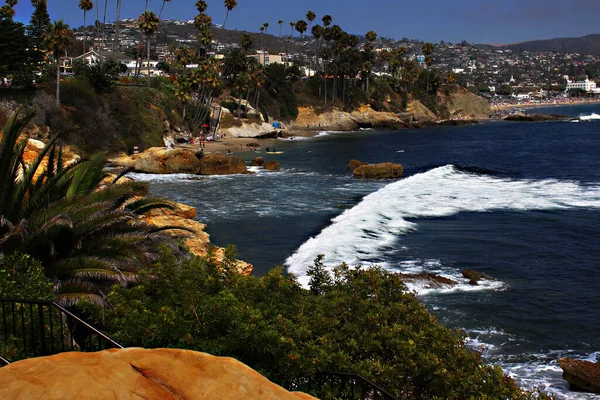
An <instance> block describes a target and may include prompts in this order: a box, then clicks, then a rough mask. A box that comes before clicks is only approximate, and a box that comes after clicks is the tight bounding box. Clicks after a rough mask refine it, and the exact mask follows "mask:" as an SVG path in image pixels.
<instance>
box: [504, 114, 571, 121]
mask: <svg viewBox="0 0 600 400" xmlns="http://www.w3.org/2000/svg"><path fill="white" fill-rule="evenodd" d="M567 119H569V117H565V116H564V115H558V114H512V115H509V116H507V117H506V118H504V120H505V121H513V122H544V121H563V120H567Z"/></svg>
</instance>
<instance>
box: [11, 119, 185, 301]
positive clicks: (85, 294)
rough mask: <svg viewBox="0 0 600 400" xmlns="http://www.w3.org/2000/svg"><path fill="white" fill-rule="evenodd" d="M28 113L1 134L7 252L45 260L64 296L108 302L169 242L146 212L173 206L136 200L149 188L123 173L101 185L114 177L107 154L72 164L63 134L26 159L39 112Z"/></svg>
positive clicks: (140, 199)
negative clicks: (109, 294) (28, 134)
mask: <svg viewBox="0 0 600 400" xmlns="http://www.w3.org/2000/svg"><path fill="white" fill-rule="evenodd" d="M20 114H21V113H20V111H17V112H16V113H15V114H14V115H13V117H11V119H10V120H9V121H8V123H7V124H6V126H5V129H4V136H3V137H2V139H1V140H0V253H2V254H12V253H14V252H23V253H27V254H30V255H32V256H33V257H35V258H36V259H38V260H39V261H41V263H42V265H43V267H44V272H45V274H46V275H47V276H48V277H49V278H50V279H52V280H53V281H54V284H55V290H56V291H57V295H58V298H59V301H61V302H63V303H65V304H73V303H75V302H77V301H78V300H80V299H82V298H88V299H89V300H92V301H94V302H97V303H101V304H102V303H104V300H105V299H104V295H103V294H102V292H103V291H104V292H106V290H107V289H109V288H110V286H112V285H113V284H115V283H120V284H126V283H127V282H131V281H134V280H135V278H136V275H137V272H138V271H139V270H140V269H142V268H143V267H144V266H145V265H147V264H148V263H149V262H152V260H153V259H156V258H157V256H158V254H157V253H158V246H157V244H159V243H165V244H168V243H169V240H168V239H167V238H166V237H165V236H163V235H162V234H160V232H159V231H157V230H156V229H152V228H150V227H149V226H147V225H145V224H144V223H143V222H142V221H141V219H140V218H139V216H140V215H143V214H144V213H146V212H148V211H150V210H152V209H156V208H173V205H172V203H170V202H167V201H163V200H160V199H151V198H144V197H142V198H139V199H136V198H135V197H134V196H137V195H139V193H144V192H145V191H146V189H147V188H146V187H145V186H144V185H143V184H140V183H135V182H134V183H122V184H116V183H117V181H118V179H119V178H120V176H118V177H117V178H116V179H115V180H113V183H112V184H108V185H106V186H104V187H100V184H101V181H102V180H103V179H104V178H105V177H106V174H105V172H104V156H103V155H102V154H100V155H96V156H93V157H92V158H91V159H89V160H86V161H82V162H79V163H76V164H74V165H71V166H68V167H67V166H65V165H64V162H63V159H62V152H61V150H60V149H57V148H56V147H57V146H56V140H57V137H58V136H54V137H53V138H52V139H50V141H49V143H48V144H47V145H46V146H45V147H44V149H42V150H41V152H40V154H39V155H38V157H37V158H36V159H35V160H33V161H32V162H31V163H29V164H26V163H25V162H24V159H23V154H24V151H25V147H26V144H27V140H26V139H23V140H20V139H19V136H20V135H21V133H22V130H23V128H24V127H25V126H26V125H27V124H28V123H29V121H30V120H31V117H32V114H29V115H26V116H25V117H24V118H21V117H20ZM44 160H45V163H46V168H45V169H44V168H42V165H43V163H42V162H43V161H44Z"/></svg>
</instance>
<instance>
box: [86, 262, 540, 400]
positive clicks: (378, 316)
mask: <svg viewBox="0 0 600 400" xmlns="http://www.w3.org/2000/svg"><path fill="white" fill-rule="evenodd" d="M311 275H312V277H313V280H312V282H311V290H305V289H303V288H301V287H300V285H299V284H298V282H297V281H296V278H295V277H293V276H291V275H288V274H285V273H284V272H283V269H282V268H276V269H273V270H272V271H271V272H269V273H268V274H266V275H264V276H262V277H260V278H255V277H245V276H240V275H237V274H236V273H230V272H228V269H221V268H219V267H217V266H216V265H214V264H213V263H211V262H209V261H207V260H205V259H201V258H197V257H195V258H193V259H191V260H188V261H183V262H181V263H179V262H178V261H177V260H175V258H174V257H173V256H171V255H170V254H169V253H168V252H165V253H164V254H163V258H162V260H161V261H160V262H159V263H157V264H156V265H155V266H154V267H153V268H152V269H151V270H148V271H145V272H143V273H142V274H141V276H140V279H139V282H138V285H137V286H135V287H133V288H130V289H125V288H120V287H114V289H113V291H112V293H111V294H110V295H109V300H110V302H111V304H112V306H113V307H112V308H111V309H107V310H100V309H93V308H92V307H91V306H88V308H87V309H86V312H87V313H90V312H93V313H95V319H96V321H97V323H98V324H101V325H102V326H103V328H104V329H105V330H106V331H107V332H108V333H109V334H110V335H111V336H112V337H114V338H115V339H116V340H118V341H120V342H121V343H122V344H125V345H126V346H144V347H149V348H156V347H176V348H185V349H194V350H198V351H204V352H208V353H211V354H214V355H220V356H230V357H234V358H236V359H238V360H240V361H242V362H244V363H246V364H248V365H249V366H250V367H252V368H254V369H256V370H257V371H258V372H260V373H262V374H264V375H265V376H266V377H267V378H269V379H271V380H272V381H274V382H276V383H278V384H280V385H282V386H284V387H286V388H288V389H294V390H302V391H306V392H309V393H312V394H315V395H318V396H326V393H325V392H324V387H323V385H322V384H321V383H320V382H319V381H318V377H319V376H320V373H321V372H322V371H327V370H337V371H347V372H357V373H360V374H362V375H364V376H366V377H367V378H369V379H371V380H373V381H375V382H376V383H378V384H379V385H381V386H383V387H386V388H388V389H389V390H391V391H392V392H393V393H395V394H396V395H397V396H398V397H400V398H412V399H434V398H450V399H469V398H477V399H509V398H510V399H530V398H534V397H533V395H532V394H529V393H525V392H523V391H522V390H521V389H519V388H518V387H517V386H516V385H515V383H514V382H513V381H512V380H511V379H510V378H508V377H506V376H505V375H504V374H503V372H502V370H501V369H500V368H498V367H492V366H488V365H485V364H484V363H483V362H482V360H481V357H480V355H479V354H478V353H476V352H473V351H470V350H468V349H467V348H466V346H465V343H464V335H463V334H462V333H461V332H458V331H454V330H451V329H447V328H445V327H443V326H441V325H440V324H438V322H437V321H436V319H435V317H434V316H432V315H431V314H430V313H429V312H427V310H426V309H425V308H424V307H423V306H422V305H421V304H420V303H419V302H418V300H417V299H416V298H415V297H414V296H413V295H412V294H410V293H408V292H407V291H406V288H405V287H404V284H403V283H402V280H401V277H400V276H399V275H397V274H393V273H389V272H386V271H384V270H383V269H381V268H371V269H359V270H354V269H350V268H348V267H347V266H345V265H342V266H340V267H338V268H336V269H335V270H334V271H333V273H332V274H330V273H327V272H326V271H325V270H324V269H323V268H322V263H321V259H318V260H317V261H316V262H315V266H314V267H313V270H312V271H311ZM540 398H545V397H543V396H541V397H540Z"/></svg>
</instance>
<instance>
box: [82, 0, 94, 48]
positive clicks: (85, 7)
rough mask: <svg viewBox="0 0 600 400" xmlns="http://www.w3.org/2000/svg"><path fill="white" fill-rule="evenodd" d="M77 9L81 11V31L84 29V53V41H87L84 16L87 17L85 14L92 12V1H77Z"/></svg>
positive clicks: (84, 42) (84, 44)
mask: <svg viewBox="0 0 600 400" xmlns="http://www.w3.org/2000/svg"><path fill="white" fill-rule="evenodd" d="M79 8H80V9H81V10H82V11H83V29H84V33H83V35H84V36H83V52H84V53H85V52H86V50H85V46H86V41H87V25H86V22H85V20H86V16H87V12H88V11H90V10H92V9H93V8H94V3H92V0H79Z"/></svg>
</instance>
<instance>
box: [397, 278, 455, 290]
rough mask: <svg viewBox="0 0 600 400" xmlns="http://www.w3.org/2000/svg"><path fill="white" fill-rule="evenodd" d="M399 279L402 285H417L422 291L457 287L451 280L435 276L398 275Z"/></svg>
mask: <svg viewBox="0 0 600 400" xmlns="http://www.w3.org/2000/svg"><path fill="white" fill-rule="evenodd" d="M400 278H401V279H402V281H403V282H404V283H419V284H421V285H423V287H424V289H443V288H451V287H454V286H456V285H458V282H456V281H453V280H452V279H448V278H444V277H443V276H439V275H435V274H400Z"/></svg>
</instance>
